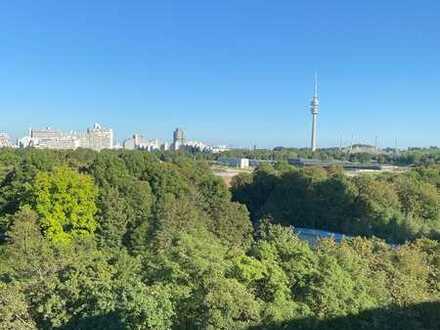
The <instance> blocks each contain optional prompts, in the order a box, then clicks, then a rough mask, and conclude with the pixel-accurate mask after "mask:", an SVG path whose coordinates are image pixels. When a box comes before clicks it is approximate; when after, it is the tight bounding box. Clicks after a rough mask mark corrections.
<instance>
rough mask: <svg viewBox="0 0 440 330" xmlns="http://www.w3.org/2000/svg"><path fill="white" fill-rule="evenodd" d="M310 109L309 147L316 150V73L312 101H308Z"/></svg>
mask: <svg viewBox="0 0 440 330" xmlns="http://www.w3.org/2000/svg"><path fill="white" fill-rule="evenodd" d="M310 111H311V113H312V141H311V149H312V151H316V134H317V131H316V120H317V117H318V112H319V98H318V75H317V74H315V91H314V94H313V97H312V102H310Z"/></svg>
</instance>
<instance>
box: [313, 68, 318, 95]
mask: <svg viewBox="0 0 440 330" xmlns="http://www.w3.org/2000/svg"><path fill="white" fill-rule="evenodd" d="M314 84H315V94H314V96H315V97H316V98H317V97H318V72H316V71H315V81H314Z"/></svg>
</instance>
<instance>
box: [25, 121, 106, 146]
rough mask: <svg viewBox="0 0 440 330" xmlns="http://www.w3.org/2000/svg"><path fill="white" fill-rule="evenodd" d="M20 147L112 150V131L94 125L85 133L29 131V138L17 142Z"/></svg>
mask: <svg viewBox="0 0 440 330" xmlns="http://www.w3.org/2000/svg"><path fill="white" fill-rule="evenodd" d="M19 145H20V146H22V147H35V148H39V149H76V148H88V149H93V150H97V151H99V150H102V149H112V148H113V130H112V129H111V128H103V127H101V125H99V124H95V125H94V126H93V127H92V128H89V129H87V132H85V133H74V132H71V133H69V134H65V133H63V132H61V131H59V130H55V129H52V128H49V127H48V128H43V129H35V128H34V129H31V130H30V133H29V136H27V137H24V138H22V139H20V140H19Z"/></svg>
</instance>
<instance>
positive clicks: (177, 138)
mask: <svg viewBox="0 0 440 330" xmlns="http://www.w3.org/2000/svg"><path fill="white" fill-rule="evenodd" d="M184 144H185V135H184V133H183V130H182V129H181V128H176V130H175V131H174V133H173V149H174V150H179V149H180V147H181V146H183V145H184Z"/></svg>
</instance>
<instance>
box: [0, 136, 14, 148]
mask: <svg viewBox="0 0 440 330" xmlns="http://www.w3.org/2000/svg"><path fill="white" fill-rule="evenodd" d="M11 146H12V144H11V139H10V138H9V135H8V134H7V133H0V148H5V147H11Z"/></svg>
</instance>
